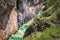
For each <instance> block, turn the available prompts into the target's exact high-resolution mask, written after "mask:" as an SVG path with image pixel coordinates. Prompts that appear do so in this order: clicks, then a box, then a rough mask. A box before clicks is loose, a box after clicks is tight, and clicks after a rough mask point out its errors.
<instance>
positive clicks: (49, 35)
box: [24, 0, 60, 40]
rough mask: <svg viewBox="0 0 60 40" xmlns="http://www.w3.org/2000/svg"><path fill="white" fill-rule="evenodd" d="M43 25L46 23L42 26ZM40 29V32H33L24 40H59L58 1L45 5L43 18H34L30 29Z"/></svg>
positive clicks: (59, 15) (59, 4)
mask: <svg viewBox="0 0 60 40" xmlns="http://www.w3.org/2000/svg"><path fill="white" fill-rule="evenodd" d="M44 23H47V25H46V24H44ZM48 25H49V26H48ZM36 26H38V27H40V30H42V31H36V32H33V33H32V34H31V35H29V36H27V37H26V38H24V40H60V1H59V0H48V1H46V3H45V10H44V12H43V16H41V17H39V16H36V17H35V21H34V23H33V25H32V27H33V28H34V27H36Z"/></svg>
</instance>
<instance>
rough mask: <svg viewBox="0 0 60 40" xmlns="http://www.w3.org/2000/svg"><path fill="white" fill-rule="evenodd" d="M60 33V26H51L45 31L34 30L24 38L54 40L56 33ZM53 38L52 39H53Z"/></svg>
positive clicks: (26, 39) (29, 39)
mask: <svg viewBox="0 0 60 40" xmlns="http://www.w3.org/2000/svg"><path fill="white" fill-rule="evenodd" d="M59 34H60V28H58V27H52V26H51V27H50V28H47V29H46V30H45V31H43V32H34V33H32V34H31V35H30V36H28V37H26V38H24V40H52V39H54V38H53V36H54V37H55V36H56V35H59ZM51 38H52V39H51Z"/></svg>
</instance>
